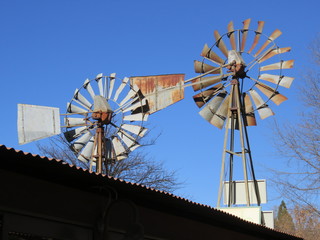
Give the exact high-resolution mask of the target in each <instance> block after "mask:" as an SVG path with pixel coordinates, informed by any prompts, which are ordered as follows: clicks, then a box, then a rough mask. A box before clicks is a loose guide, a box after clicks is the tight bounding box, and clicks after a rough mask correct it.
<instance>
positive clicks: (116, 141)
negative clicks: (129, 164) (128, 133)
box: [111, 137, 126, 156]
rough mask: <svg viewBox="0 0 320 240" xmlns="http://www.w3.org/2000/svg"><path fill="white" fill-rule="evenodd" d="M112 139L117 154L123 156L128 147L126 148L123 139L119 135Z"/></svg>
mask: <svg viewBox="0 0 320 240" xmlns="http://www.w3.org/2000/svg"><path fill="white" fill-rule="evenodd" d="M111 141H112V145H113V148H114V152H115V154H116V156H121V155H123V154H126V149H125V148H124V146H123V145H122V143H121V141H120V140H119V139H118V138H117V137H113V138H112V140H111Z"/></svg>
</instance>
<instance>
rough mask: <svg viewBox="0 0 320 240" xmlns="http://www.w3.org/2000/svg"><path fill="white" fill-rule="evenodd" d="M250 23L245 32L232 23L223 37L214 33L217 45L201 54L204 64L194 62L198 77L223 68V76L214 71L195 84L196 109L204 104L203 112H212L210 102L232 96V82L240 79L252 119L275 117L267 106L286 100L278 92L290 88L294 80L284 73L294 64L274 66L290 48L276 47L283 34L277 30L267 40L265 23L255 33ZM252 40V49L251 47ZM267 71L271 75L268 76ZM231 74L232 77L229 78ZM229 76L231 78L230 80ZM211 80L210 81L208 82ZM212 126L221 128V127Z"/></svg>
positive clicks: (221, 73)
mask: <svg viewBox="0 0 320 240" xmlns="http://www.w3.org/2000/svg"><path fill="white" fill-rule="evenodd" d="M250 22H251V20H250V19H247V20H245V21H244V22H243V28H242V29H234V26H233V22H230V23H229V24H228V27H227V33H225V34H223V35H220V33H219V32H218V31H217V30H216V31H214V43H213V44H212V46H211V47H209V46H208V44H205V45H204V48H203V49H202V51H201V54H200V55H201V56H202V57H203V59H202V61H197V60H196V61H195V62H194V69H195V72H196V73H202V74H203V73H206V72H208V71H209V70H211V69H213V68H217V67H220V68H219V71H220V72H219V71H215V72H212V73H210V74H208V75H207V76H205V77H201V78H198V79H197V80H194V81H193V83H194V85H193V89H194V90H195V91H196V92H197V91H200V92H201V94H199V93H198V94H197V95H195V97H194V99H195V101H196V103H197V105H198V103H199V102H202V103H203V104H201V105H202V106H201V107H200V108H202V107H204V108H210V107H209V106H208V103H209V101H212V100H213V99H212V98H214V97H215V96H217V94H218V93H219V91H227V93H228V95H229V94H230V89H231V82H232V81H233V79H234V78H237V79H240V89H241V94H242V98H244V96H245V95H249V97H247V98H246V101H245V104H246V106H247V107H245V109H247V111H248V109H249V108H251V110H250V112H245V114H246V115H250V116H251V118H255V113H256V112H257V113H258V115H259V116H260V117H261V118H262V119H264V118H266V117H269V116H272V115H273V114H274V113H273V112H272V110H271V108H270V107H269V105H268V103H269V102H270V100H271V102H274V103H275V104H277V105H279V104H281V103H282V102H283V101H285V100H287V98H286V97H285V96H283V95H282V94H280V93H279V92H278V88H279V86H280V87H286V88H289V87H290V85H291V83H292V81H293V78H292V77H288V76H284V75H283V70H284V69H289V68H292V67H293V63H294V61H293V60H288V61H283V60H280V61H276V62H274V61H275V60H273V59H274V57H276V56H279V55H281V54H283V53H286V52H289V51H290V50H291V48H290V47H286V48H279V47H278V46H277V45H276V43H275V40H276V39H277V38H278V37H279V36H280V35H281V31H280V30H278V29H277V30H275V31H274V32H273V33H272V34H271V35H269V36H267V35H265V34H264V33H263V27H264V22H263V21H259V22H258V27H257V29H255V30H250V29H249V26H250ZM250 37H251V38H253V41H252V43H251V45H250V44H249V43H250V42H249V38H250ZM227 63H228V64H229V65H227ZM226 65H227V66H226ZM267 71H269V72H270V73H267ZM230 72H231V73H233V74H230ZM226 74H229V76H228V75H226ZM209 78H211V80H208V79H209ZM196 82H197V83H196ZM219 84H222V86H219V91H215V92H214V93H212V92H210V91H208V89H210V88H212V87H216V86H217V85H219ZM221 103H222V102H221ZM221 103H220V104H221ZM198 106H199V105H198ZM249 106H250V107H249ZM251 106H252V107H251ZM216 110H218V109H216ZM211 112H212V116H211V118H213V117H214V115H215V111H211ZM223 118H224V119H225V120H226V119H227V116H226V115H225V116H223ZM210 120H211V119H210ZM209 122H210V123H211V124H213V125H214V126H217V127H219V128H221V124H220V123H218V122H217V123H216V121H209ZM246 124H247V123H246Z"/></svg>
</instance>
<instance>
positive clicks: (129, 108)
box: [123, 98, 147, 113]
mask: <svg viewBox="0 0 320 240" xmlns="http://www.w3.org/2000/svg"><path fill="white" fill-rule="evenodd" d="M146 104H147V100H146V99H145V98H144V99H142V100H141V102H140V101H137V102H136V103H134V104H132V105H130V106H129V107H127V108H125V109H123V112H124V113H125V112H128V111H130V110H134V109H136V108H138V107H143V106H144V105H146Z"/></svg>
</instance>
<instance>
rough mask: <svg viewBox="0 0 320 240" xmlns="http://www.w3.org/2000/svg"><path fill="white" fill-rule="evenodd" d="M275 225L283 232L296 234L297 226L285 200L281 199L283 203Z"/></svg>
mask: <svg viewBox="0 0 320 240" xmlns="http://www.w3.org/2000/svg"><path fill="white" fill-rule="evenodd" d="M274 226H275V229H276V230H279V231H281V232H286V233H289V234H292V235H294V234H295V226H294V223H293V219H292V217H291V215H290V213H289V212H288V209H287V206H286V204H285V202H284V201H281V204H280V206H279V208H278V211H277V217H276V219H275V220H274Z"/></svg>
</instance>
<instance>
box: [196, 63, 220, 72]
mask: <svg viewBox="0 0 320 240" xmlns="http://www.w3.org/2000/svg"><path fill="white" fill-rule="evenodd" d="M215 68H216V67H214V66H211V65H209V64H206V63H203V62H200V61H197V60H195V61H194V71H195V72H196V73H205V72H208V71H211V70H213V69H215ZM220 73H221V69H220V68H218V69H217V70H215V71H213V72H212V74H220Z"/></svg>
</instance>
